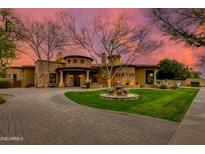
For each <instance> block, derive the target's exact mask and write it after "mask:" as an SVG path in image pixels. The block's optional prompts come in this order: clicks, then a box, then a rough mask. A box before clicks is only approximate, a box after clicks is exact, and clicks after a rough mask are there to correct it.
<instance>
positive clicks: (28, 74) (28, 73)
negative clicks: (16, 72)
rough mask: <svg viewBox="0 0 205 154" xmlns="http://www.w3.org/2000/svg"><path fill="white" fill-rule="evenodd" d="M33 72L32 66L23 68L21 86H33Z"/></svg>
mask: <svg viewBox="0 0 205 154" xmlns="http://www.w3.org/2000/svg"><path fill="white" fill-rule="evenodd" d="M34 74H35V69H34V68H24V71H23V82H22V87H33V86H34Z"/></svg>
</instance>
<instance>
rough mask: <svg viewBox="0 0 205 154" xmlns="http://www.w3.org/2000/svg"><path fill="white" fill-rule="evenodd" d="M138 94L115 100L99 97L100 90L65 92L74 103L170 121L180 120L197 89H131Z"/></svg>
mask: <svg viewBox="0 0 205 154" xmlns="http://www.w3.org/2000/svg"><path fill="white" fill-rule="evenodd" d="M130 91H131V92H133V93H137V94H139V99H138V100H128V101H117V100H107V99H103V98H101V97H100V96H99V95H100V93H103V92H105V90H101V91H87V92H66V93H65V96H66V97H68V98H69V99H71V100H73V101H74V102H76V103H79V104H83V105H86V106H90V107H94V108H100V109H106V110H114V111H121V112H128V113H135V114H142V115H147V116H151V117H157V118H163V119H167V120H171V121H178V122H179V121H181V120H182V118H183V117H184V115H185V113H186V111H187V109H188V108H189V106H190V105H191V103H192V101H193V99H194V97H195V96H196V94H197V93H198V91H199V90H198V89H192V88H180V89H177V90H157V89H156V90H155V89H132V90H130Z"/></svg>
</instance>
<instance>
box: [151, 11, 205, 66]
mask: <svg viewBox="0 0 205 154" xmlns="http://www.w3.org/2000/svg"><path fill="white" fill-rule="evenodd" d="M152 19H153V21H154V22H155V23H157V25H158V26H159V27H160V29H161V31H162V32H163V33H164V34H165V35H167V36H169V37H170V39H172V40H174V41H175V42H177V43H179V42H184V43H185V44H186V45H187V46H189V47H195V48H199V47H205V9H199V8H198V9H193V8H189V9H152ZM204 58H205V56H201V57H200V59H201V63H200V64H201V65H205V59H204Z"/></svg>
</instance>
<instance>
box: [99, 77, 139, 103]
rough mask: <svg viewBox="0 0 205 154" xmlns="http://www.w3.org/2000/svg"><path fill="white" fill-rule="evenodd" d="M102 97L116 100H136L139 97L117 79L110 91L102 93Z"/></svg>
mask: <svg viewBox="0 0 205 154" xmlns="http://www.w3.org/2000/svg"><path fill="white" fill-rule="evenodd" d="M100 96H101V97H103V98H107V99H115V100H134V99H137V98H138V97H139V95H138V94H133V93H129V92H128V90H127V88H124V87H123V86H121V85H120V84H119V81H117V83H116V85H115V86H114V87H113V88H111V89H109V90H108V93H102V94H100Z"/></svg>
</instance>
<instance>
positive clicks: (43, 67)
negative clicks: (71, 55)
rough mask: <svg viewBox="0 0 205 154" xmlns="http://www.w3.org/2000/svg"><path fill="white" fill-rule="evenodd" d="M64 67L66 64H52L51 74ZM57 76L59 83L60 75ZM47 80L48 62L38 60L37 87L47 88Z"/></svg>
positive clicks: (36, 65)
mask: <svg viewBox="0 0 205 154" xmlns="http://www.w3.org/2000/svg"><path fill="white" fill-rule="evenodd" d="M64 65H65V64H64V63H57V62H50V73H57V72H56V69H57V68H61V67H64ZM56 76H57V81H58V80H59V75H58V74H56ZM46 80H47V62H46V61H40V60H38V61H36V63H35V86H36V87H39V88H43V87H45V83H46ZM57 81H56V82H57Z"/></svg>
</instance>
